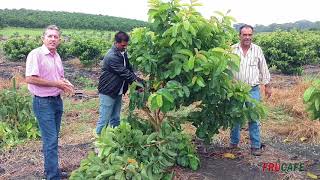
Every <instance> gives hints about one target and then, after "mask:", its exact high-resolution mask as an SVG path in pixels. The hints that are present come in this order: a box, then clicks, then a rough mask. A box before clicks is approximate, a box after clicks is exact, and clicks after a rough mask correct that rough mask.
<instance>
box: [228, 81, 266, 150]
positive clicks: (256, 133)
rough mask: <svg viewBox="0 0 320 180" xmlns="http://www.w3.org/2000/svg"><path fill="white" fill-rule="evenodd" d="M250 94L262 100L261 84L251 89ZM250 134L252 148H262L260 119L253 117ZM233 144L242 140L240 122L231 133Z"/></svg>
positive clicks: (250, 122)
mask: <svg viewBox="0 0 320 180" xmlns="http://www.w3.org/2000/svg"><path fill="white" fill-rule="evenodd" d="M250 96H251V97H252V98H253V99H256V100H257V101H260V88H259V86H254V87H253V88H252V89H251V91H250ZM249 135H250V141H251V148H260V146H261V141H260V123H259V120H258V119H252V120H251V121H249ZM230 136H231V144H232V145H237V144H239V141H240V124H239V123H238V124H236V125H235V126H234V127H233V129H232V130H231V133H230Z"/></svg>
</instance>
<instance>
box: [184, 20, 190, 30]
mask: <svg viewBox="0 0 320 180" xmlns="http://www.w3.org/2000/svg"><path fill="white" fill-rule="evenodd" d="M183 27H184V29H185V30H186V31H189V28H190V22H189V21H183Z"/></svg>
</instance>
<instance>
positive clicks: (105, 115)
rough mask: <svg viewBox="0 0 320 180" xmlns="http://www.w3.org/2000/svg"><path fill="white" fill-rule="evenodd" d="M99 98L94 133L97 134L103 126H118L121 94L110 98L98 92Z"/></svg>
mask: <svg viewBox="0 0 320 180" xmlns="http://www.w3.org/2000/svg"><path fill="white" fill-rule="evenodd" d="M99 99H100V107H99V121H98V123H97V127H96V133H97V134H98V135H100V134H101V131H102V129H103V128H104V127H105V126H108V125H110V126H111V127H117V126H119V124H120V112H121V103H122V95H119V96H117V97H115V98H112V97H110V96H108V95H104V94H99Z"/></svg>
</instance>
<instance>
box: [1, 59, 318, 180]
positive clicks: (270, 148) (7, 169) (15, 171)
mask: <svg viewBox="0 0 320 180" xmlns="http://www.w3.org/2000/svg"><path fill="white" fill-rule="evenodd" d="M0 63H1V64H0V66H1V68H0V78H3V79H8V78H11V77H12V75H13V74H14V73H20V74H22V75H23V74H24V63H4V62H0ZM65 63H66V64H65V67H66V68H65V71H66V77H67V78H69V79H71V81H72V80H73V79H75V77H78V76H84V77H90V78H92V79H94V80H97V78H98V74H99V73H98V72H97V71H96V70H83V69H77V68H74V66H72V65H71V64H68V62H65ZM312 72H314V71H313V70H312ZM316 72H317V71H316ZM273 77H274V82H275V83H274V84H273V87H290V86H293V85H295V83H296V81H297V79H296V77H293V76H281V75H275V76H273ZM78 116H79V114H78V113H77V112H76V113H74V112H70V113H68V114H66V115H65V120H64V124H63V126H65V127H64V128H63V129H62V133H61V138H60V146H59V153H60V165H61V168H62V170H64V171H67V172H72V171H73V170H75V169H76V168H77V167H78V166H79V164H80V161H81V159H83V158H85V157H86V156H87V153H88V151H91V150H92V149H93V143H92V142H93V140H92V138H93V135H92V133H90V132H89V133H88V132H87V131H86V132H85V133H83V134H82V135H81V137H78V136H79V135H78V134H76V133H72V132H71V133H70V132H68V131H70V128H69V127H71V126H72V124H80V123H82V125H84V126H86V128H88V129H89V131H90V129H94V126H95V118H96V117H92V119H91V121H90V122H79V121H77V118H78ZM95 116H97V114H96V112H95ZM242 133H244V134H247V133H248V132H242ZM283 138H284V137H281V136H278V135H275V136H271V137H270V136H268V137H263V138H262V139H263V140H264V143H265V145H266V148H265V150H264V154H263V155H262V156H261V157H253V156H251V155H250V154H249V146H248V144H247V143H244V144H243V145H241V148H242V149H241V150H240V151H238V152H231V153H234V154H235V155H236V158H235V159H227V158H225V157H223V154H224V153H227V152H230V151H229V150H228V149H226V146H227V142H224V143H222V144H221V143H215V144H212V145H210V146H205V145H203V144H201V143H200V144H199V154H200V157H201V168H200V169H199V170H198V171H196V172H193V171H191V170H187V169H183V168H179V167H176V168H174V171H176V172H177V176H176V179H181V180H187V179H190V180H191V179H193V180H195V179H209V180H211V179H212V180H214V179H223V180H226V179H228V180H229V179H230V180H233V179H234V180H239V179H240V180H241V179H243V180H246V179H253V180H255V179H257V180H260V179H283V178H288V179H306V172H312V173H313V174H317V175H320V162H319V157H320V147H319V145H310V144H307V143H305V144H301V143H299V144H295V143H292V144H286V143H283ZM204 149H205V151H204ZM42 158H43V157H42V153H41V142H40V141H30V142H27V143H26V144H22V145H18V146H17V147H15V148H13V149H11V150H7V151H4V152H1V154H0V179H21V180H22V179H23V180H24V179H32V180H33V179H41V178H42V172H43V160H42ZM276 161H281V162H286V163H291V162H303V163H305V165H306V169H305V171H304V172H294V173H280V172H264V171H263V170H262V163H271V162H276Z"/></svg>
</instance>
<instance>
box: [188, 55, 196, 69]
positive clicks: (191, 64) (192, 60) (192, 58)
mask: <svg viewBox="0 0 320 180" xmlns="http://www.w3.org/2000/svg"><path fill="white" fill-rule="evenodd" d="M194 60H195V58H194V56H191V57H190V58H189V60H188V64H187V65H188V68H189V70H191V69H193V67H194Z"/></svg>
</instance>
